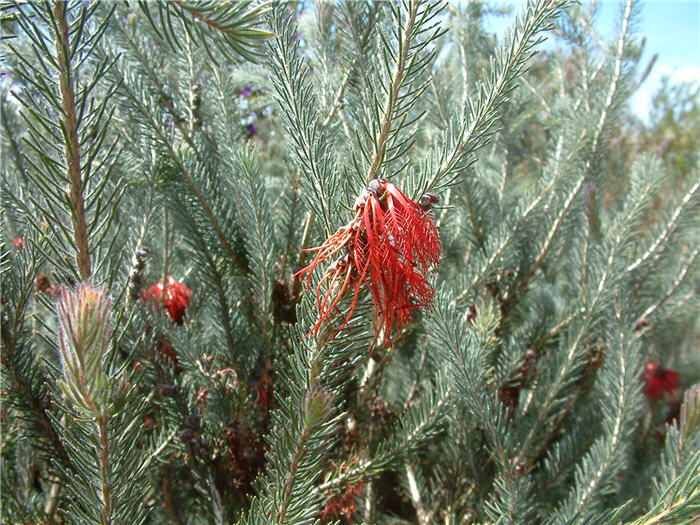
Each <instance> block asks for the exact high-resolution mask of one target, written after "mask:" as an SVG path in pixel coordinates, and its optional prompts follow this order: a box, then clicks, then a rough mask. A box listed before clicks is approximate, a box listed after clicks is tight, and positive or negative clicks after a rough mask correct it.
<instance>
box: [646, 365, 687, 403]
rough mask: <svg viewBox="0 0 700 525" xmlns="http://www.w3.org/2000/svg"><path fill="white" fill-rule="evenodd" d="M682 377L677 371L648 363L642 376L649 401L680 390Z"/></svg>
mask: <svg viewBox="0 0 700 525" xmlns="http://www.w3.org/2000/svg"><path fill="white" fill-rule="evenodd" d="M680 376H681V375H680V374H679V373H678V372H676V371H675V370H670V369H663V368H661V367H660V366H659V365H658V363H654V362H650V363H647V364H646V366H645V367H644V373H643V374H642V381H643V382H644V394H646V396H647V397H648V398H649V399H653V400H656V399H659V398H660V397H661V396H662V395H663V394H664V392H668V393H670V392H672V391H673V390H675V389H676V388H678V379H679V378H680Z"/></svg>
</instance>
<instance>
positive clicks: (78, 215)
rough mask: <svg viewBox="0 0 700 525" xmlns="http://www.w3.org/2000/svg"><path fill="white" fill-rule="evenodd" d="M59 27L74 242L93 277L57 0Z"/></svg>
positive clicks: (62, 11)
mask: <svg viewBox="0 0 700 525" xmlns="http://www.w3.org/2000/svg"><path fill="white" fill-rule="evenodd" d="M53 16H54V18H55V19H56V24H57V27H58V31H57V33H56V64H57V65H58V71H59V81H60V88H61V105H62V108H63V117H62V121H63V127H64V129H65V137H66V147H65V155H66V163H67V165H68V166H67V168H68V179H69V180H70V200H71V204H72V208H73V210H72V213H71V219H72V221H73V242H74V243H75V247H76V249H77V250H78V253H77V256H76V258H77V262H78V269H79V270H80V276H81V277H82V278H83V279H87V278H88V277H90V273H91V272H90V250H89V247H88V230H87V220H86V218H85V202H84V200H83V180H82V178H81V175H80V151H79V150H78V143H79V140H78V121H77V116H76V112H75V91H74V90H73V79H72V75H71V71H70V60H69V58H68V56H67V55H68V52H69V50H70V42H69V40H68V34H69V31H70V28H69V27H68V23H67V22H66V2H56V3H55V4H54V8H53Z"/></svg>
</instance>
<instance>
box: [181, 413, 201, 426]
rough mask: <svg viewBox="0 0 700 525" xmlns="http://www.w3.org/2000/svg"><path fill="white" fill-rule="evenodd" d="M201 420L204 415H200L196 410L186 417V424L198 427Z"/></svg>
mask: <svg viewBox="0 0 700 525" xmlns="http://www.w3.org/2000/svg"><path fill="white" fill-rule="evenodd" d="M201 420H202V416H200V415H199V414H197V413H196V412H195V413H192V414H188V415H187V416H186V417H185V425H187V426H188V427H190V428H196V427H198V426H199V422H200V421H201Z"/></svg>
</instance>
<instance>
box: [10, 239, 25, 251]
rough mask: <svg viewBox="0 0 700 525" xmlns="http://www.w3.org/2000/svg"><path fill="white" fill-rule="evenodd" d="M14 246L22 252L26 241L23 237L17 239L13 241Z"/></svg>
mask: <svg viewBox="0 0 700 525" xmlns="http://www.w3.org/2000/svg"><path fill="white" fill-rule="evenodd" d="M12 246H14V247H15V248H16V249H17V250H21V249H22V248H24V239H22V237H15V238H14V239H12Z"/></svg>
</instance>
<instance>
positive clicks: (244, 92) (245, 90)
mask: <svg viewBox="0 0 700 525" xmlns="http://www.w3.org/2000/svg"><path fill="white" fill-rule="evenodd" d="M252 92H253V90H252V89H251V87H250V86H246V87H244V88H243V89H241V96H242V97H245V98H248V97H249V96H250V95H251V93H252Z"/></svg>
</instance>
